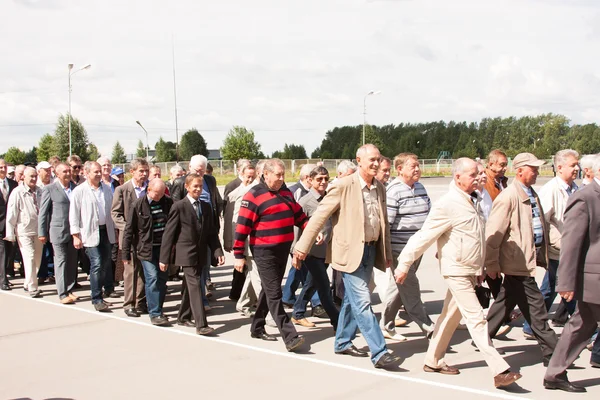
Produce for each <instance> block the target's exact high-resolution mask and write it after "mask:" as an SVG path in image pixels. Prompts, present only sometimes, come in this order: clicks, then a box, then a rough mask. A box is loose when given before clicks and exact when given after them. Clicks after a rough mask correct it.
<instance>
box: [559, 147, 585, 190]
mask: <svg viewBox="0 0 600 400" xmlns="http://www.w3.org/2000/svg"><path fill="white" fill-rule="evenodd" d="M554 166H555V168H556V176H558V177H560V179H562V180H563V181H565V182H566V183H567V184H568V185H571V184H572V183H573V181H574V180H575V179H577V175H578V174H579V153H578V152H576V151H575V150H572V149H566V150H561V151H559V152H558V153H556V155H554Z"/></svg>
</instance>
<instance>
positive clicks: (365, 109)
mask: <svg viewBox="0 0 600 400" xmlns="http://www.w3.org/2000/svg"><path fill="white" fill-rule="evenodd" d="M379 93H381V90H378V91H373V90H371V91H370V92H369V93H367V94H365V99H364V101H363V141H362V144H363V146H364V145H365V125H366V124H367V97H368V96H372V95H376V94H379Z"/></svg>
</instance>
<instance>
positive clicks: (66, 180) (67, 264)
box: [38, 163, 78, 304]
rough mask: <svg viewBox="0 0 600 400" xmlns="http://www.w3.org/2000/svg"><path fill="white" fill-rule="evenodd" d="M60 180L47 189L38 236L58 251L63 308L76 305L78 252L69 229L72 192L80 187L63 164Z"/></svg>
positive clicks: (56, 268) (58, 168)
mask: <svg viewBox="0 0 600 400" xmlns="http://www.w3.org/2000/svg"><path fill="white" fill-rule="evenodd" d="M54 172H55V174H56V180H55V181H54V182H53V183H51V184H49V185H46V186H44V189H43V190H42V202H41V205H40V214H39V218H38V235H39V239H40V242H42V243H43V244H44V245H45V244H46V243H48V242H50V243H52V248H53V249H54V277H55V278H56V291H57V292H58V296H59V298H60V302H61V304H73V303H74V302H75V300H77V299H78V297H77V296H76V295H74V294H73V288H74V286H75V282H76V281H77V250H76V249H75V247H74V246H73V238H72V237H71V231H70V229H69V206H70V205H71V192H72V191H73V189H75V187H76V185H75V184H74V183H73V182H72V181H71V167H70V166H69V165H67V164H65V163H60V164H58V165H57V166H56V168H55V169H54Z"/></svg>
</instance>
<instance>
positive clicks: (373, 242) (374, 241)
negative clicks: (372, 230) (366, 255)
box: [365, 240, 377, 246]
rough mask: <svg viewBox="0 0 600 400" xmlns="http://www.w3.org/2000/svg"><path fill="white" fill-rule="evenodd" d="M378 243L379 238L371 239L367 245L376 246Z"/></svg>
mask: <svg viewBox="0 0 600 400" xmlns="http://www.w3.org/2000/svg"><path fill="white" fill-rule="evenodd" d="M376 244H377V240H371V241H370V242H365V246H375V245H376Z"/></svg>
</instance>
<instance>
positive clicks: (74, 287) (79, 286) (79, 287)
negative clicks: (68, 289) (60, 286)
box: [73, 283, 83, 289]
mask: <svg viewBox="0 0 600 400" xmlns="http://www.w3.org/2000/svg"><path fill="white" fill-rule="evenodd" d="M82 287H83V286H81V285H80V284H79V283H75V284H74V285H73V289H81V288H82Z"/></svg>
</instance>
